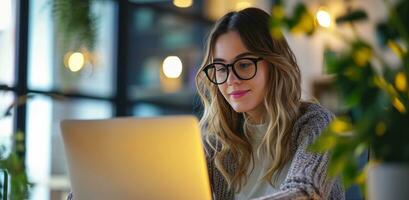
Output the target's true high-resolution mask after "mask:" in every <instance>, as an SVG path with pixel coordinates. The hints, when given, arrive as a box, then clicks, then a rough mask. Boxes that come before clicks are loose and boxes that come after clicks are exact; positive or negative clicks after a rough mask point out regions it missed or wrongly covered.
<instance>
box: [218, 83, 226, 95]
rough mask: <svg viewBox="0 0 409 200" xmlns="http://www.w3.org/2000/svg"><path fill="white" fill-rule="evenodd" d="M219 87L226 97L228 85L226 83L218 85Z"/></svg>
mask: <svg viewBox="0 0 409 200" xmlns="http://www.w3.org/2000/svg"><path fill="white" fill-rule="evenodd" d="M217 88H218V89H219V92H220V93H222V95H223V96H224V98H226V88H227V87H226V86H225V84H222V85H218V86H217Z"/></svg>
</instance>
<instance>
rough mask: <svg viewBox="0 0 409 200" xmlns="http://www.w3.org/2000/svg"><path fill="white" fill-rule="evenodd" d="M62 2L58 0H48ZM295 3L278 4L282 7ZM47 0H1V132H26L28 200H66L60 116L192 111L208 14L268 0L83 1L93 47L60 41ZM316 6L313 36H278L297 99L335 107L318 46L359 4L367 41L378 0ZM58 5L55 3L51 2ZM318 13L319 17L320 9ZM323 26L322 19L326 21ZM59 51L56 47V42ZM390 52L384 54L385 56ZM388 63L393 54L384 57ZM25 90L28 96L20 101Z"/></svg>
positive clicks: (317, 1)
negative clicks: (294, 76) (295, 69)
mask: <svg viewBox="0 0 409 200" xmlns="http://www.w3.org/2000/svg"><path fill="white" fill-rule="evenodd" d="M55 1H60V2H64V1H62V0H55ZM300 1H301V0H289V1H286V4H285V5H286V7H285V9H286V10H291V8H292V6H294V5H295V4H296V3H297V2H300ZM52 2H53V1H52V0H0V85H1V88H0V111H1V113H4V112H7V111H8V110H7V109H8V108H9V106H10V105H11V104H12V103H13V102H16V101H17V102H20V103H21V105H20V106H19V107H17V108H13V109H11V110H9V111H10V112H9V114H8V115H7V116H5V117H3V118H2V119H0V137H1V140H2V141H10V138H11V136H12V135H13V134H14V133H16V132H18V131H21V133H22V134H23V135H24V136H25V137H24V138H25V140H24V143H23V144H24V146H23V149H24V151H23V152H24V159H25V164H26V168H27V172H28V177H29V180H30V181H31V182H33V183H34V187H33V190H32V194H31V196H30V199H36V200H47V199H53V200H54V199H56V200H57V199H65V195H66V193H67V192H68V191H69V188H70V186H69V180H68V178H67V169H66V165H65V158H64V150H63V143H62V139H61V136H60V129H59V122H60V121H61V120H63V119H73V118H75V119H91V118H92V119H96V118H111V117H117V116H138V117H140V116H158V115H174V114H194V115H197V116H198V115H199V111H200V105H199V102H198V98H197V96H196V94H195V85H194V77H195V73H196V70H197V69H198V67H199V65H200V62H201V59H202V53H203V47H204V44H205V38H206V35H207V34H208V32H209V30H210V28H211V26H212V24H213V23H214V22H215V20H216V19H218V18H219V17H221V16H222V15H224V14H225V13H227V12H229V11H232V10H240V9H243V8H246V7H250V6H252V7H259V8H262V9H264V10H265V11H267V12H269V13H271V8H272V6H273V5H274V3H276V1H275V0H174V1H172V0H92V1H86V2H88V3H89V5H90V7H89V10H90V13H92V14H93V16H95V21H94V24H93V27H95V37H94V39H95V41H94V44H93V47H92V48H88V49H87V47H86V46H85V47H84V46H83V47H81V46H74V47H72V46H71V47H67V44H66V43H64V41H63V40H62V38H63V37H64V34H61V32H60V31H59V27H61V26H63V25H64V24H61V23H64V21H63V20H61V19H60V18H58V17H59V16H61V15H58V12H57V11H56V10H55V9H56V7H55V6H53V5H55V4H53V3H52ZM303 2H305V3H306V5H307V6H308V7H309V9H311V10H312V11H314V13H315V12H317V11H318V10H319V8H322V7H325V8H326V13H324V15H318V14H317V18H322V19H321V20H323V24H321V23H320V25H321V26H322V27H320V28H321V29H322V30H319V31H318V34H314V35H313V36H310V37H308V36H305V35H299V36H297V35H289V34H285V36H286V38H287V40H288V42H289V44H290V46H291V48H292V49H293V51H294V53H295V54H296V57H297V59H298V63H299V66H300V67H301V72H302V89H303V93H302V96H303V98H304V99H310V98H317V99H319V100H320V101H321V103H322V104H324V105H325V106H327V107H329V108H330V109H331V110H332V111H334V112H337V109H338V106H339V105H338V102H337V98H336V95H334V90H333V89H331V88H330V87H329V85H328V76H327V75H326V73H325V70H324V69H323V67H322V66H323V51H324V46H325V45H332V46H334V47H335V48H338V47H339V48H342V45H343V44H342V42H339V41H337V40H336V39H335V38H334V37H333V36H332V35H331V29H334V28H337V29H339V30H341V31H344V32H346V33H347V34H348V32H349V29H348V27H336V25H334V24H332V23H331V22H332V21H333V20H334V19H333V18H334V16H336V15H338V14H340V13H343V12H344V11H345V10H346V9H347V7H348V6H349V7H351V6H359V7H361V8H363V9H365V11H366V12H367V13H368V15H369V16H368V17H369V22H368V23H365V24H362V25H360V26H358V27H357V30H358V31H359V32H360V34H361V35H364V36H365V37H368V40H370V41H371V40H374V38H371V37H372V34H370V33H372V32H373V31H374V27H373V24H372V23H371V22H372V21H377V20H380V19H383V18H385V17H386V9H385V7H384V5H383V4H382V0H349V1H342V0H335V1H324V0H311V1H306V0H305V1H303ZM57 9H58V8H57ZM321 14H322V13H321ZM318 20H320V19H318ZM326 23H327V24H328V23H329V24H331V25H328V26H327V25H325V24H326ZM61 47H64V48H61ZM389 54H391V53H390V52H384V55H385V57H386V58H387V57H388V56H389ZM391 62H393V60H392V61H391ZM24 95H28V96H29V98H27V99H25V98H20V99H19V97H21V96H24Z"/></svg>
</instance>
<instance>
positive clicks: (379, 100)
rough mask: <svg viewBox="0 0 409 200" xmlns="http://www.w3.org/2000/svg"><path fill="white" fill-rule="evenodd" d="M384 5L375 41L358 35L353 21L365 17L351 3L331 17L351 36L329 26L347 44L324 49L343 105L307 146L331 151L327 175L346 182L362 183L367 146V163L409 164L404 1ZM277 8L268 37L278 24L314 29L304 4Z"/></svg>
mask: <svg viewBox="0 0 409 200" xmlns="http://www.w3.org/2000/svg"><path fill="white" fill-rule="evenodd" d="M346 3H347V2H346ZM385 5H386V6H387V8H388V19H387V21H384V22H379V23H378V24H377V29H378V30H377V37H378V39H379V40H378V41H379V43H378V44H377V45H373V44H370V43H369V42H368V41H366V40H365V38H363V37H362V36H360V35H358V33H357V31H356V30H355V29H356V26H355V25H356V24H355V23H356V22H357V21H360V22H363V23H364V22H365V20H367V18H368V17H367V14H366V13H365V11H364V10H362V9H352V8H351V9H348V10H349V11H348V12H347V13H346V14H345V15H343V16H339V17H338V18H337V20H336V21H337V23H338V24H346V25H349V26H350V28H351V29H352V32H353V33H354V37H352V38H351V37H349V38H348V37H346V36H344V35H342V34H341V33H339V32H337V31H336V30H335V34H336V35H337V36H338V37H339V38H340V39H342V40H343V41H344V42H345V44H347V46H348V48H345V49H343V50H338V51H335V50H331V49H329V48H327V49H326V50H325V52H324V64H325V67H326V69H327V72H328V73H329V74H331V75H332V78H333V79H332V84H333V85H334V86H335V88H337V92H338V94H339V99H340V100H341V102H342V103H343V104H344V109H343V110H342V113H341V114H340V115H339V116H338V117H337V118H336V119H335V120H333V121H332V122H331V123H330V125H329V126H328V128H327V129H326V130H325V131H324V132H323V133H322V134H321V137H320V138H319V139H318V140H317V141H316V143H315V144H313V145H312V146H311V150H314V151H318V152H325V151H330V152H331V157H330V166H329V174H330V175H333V176H336V175H341V176H342V180H343V183H344V185H345V186H346V187H348V186H350V185H351V184H353V183H358V184H360V185H361V186H362V187H364V186H365V185H364V183H365V170H362V169H360V168H359V167H358V163H357V160H358V156H359V155H361V153H362V152H364V151H365V150H366V149H368V148H369V149H370V153H371V162H372V163H373V162H394V163H406V164H407V163H409V134H408V133H407V130H409V114H408V109H409V90H408V83H407V80H408V77H409V56H408V53H407V48H408V47H409V21H408V20H407V19H409V2H408V1H404V0H402V1H398V2H396V4H394V5H391V4H390V3H389V2H387V1H385ZM283 10H284V9H283V6H282V4H280V3H279V4H277V5H276V6H274V7H273V12H272V13H273V14H272V19H271V33H272V36H273V37H276V38H280V37H282V35H281V32H280V29H281V28H282V27H285V28H286V29H289V30H290V32H293V33H294V32H296V33H299V32H301V33H305V34H307V35H312V34H314V33H315V31H316V30H317V26H316V21H315V18H314V15H313V14H311V12H310V11H309V10H308V9H307V6H305V5H304V4H299V5H298V6H296V8H295V10H294V14H293V16H286V15H285V14H284V11H283ZM377 49H381V50H382V51H386V50H388V49H389V50H391V51H392V52H394V53H395V56H396V57H397V58H398V59H399V64H398V66H394V67H391V66H389V64H387V62H385V61H384V59H383V58H382V56H381V55H379V54H378V53H377Z"/></svg>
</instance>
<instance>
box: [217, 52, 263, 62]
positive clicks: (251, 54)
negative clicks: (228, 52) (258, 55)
mask: <svg viewBox="0 0 409 200" xmlns="http://www.w3.org/2000/svg"><path fill="white" fill-rule="evenodd" d="M245 56H255V55H254V54H253V53H251V52H244V53H241V54H239V55H237V56H236V57H234V59H238V58H242V57H245ZM225 61H226V60H225V59H223V58H214V59H213V62H225Z"/></svg>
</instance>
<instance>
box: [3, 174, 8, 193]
mask: <svg viewBox="0 0 409 200" xmlns="http://www.w3.org/2000/svg"><path fill="white" fill-rule="evenodd" d="M3 184H4V186H3V200H7V196H8V185H9V175H8V173H7V170H4V171H3Z"/></svg>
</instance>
